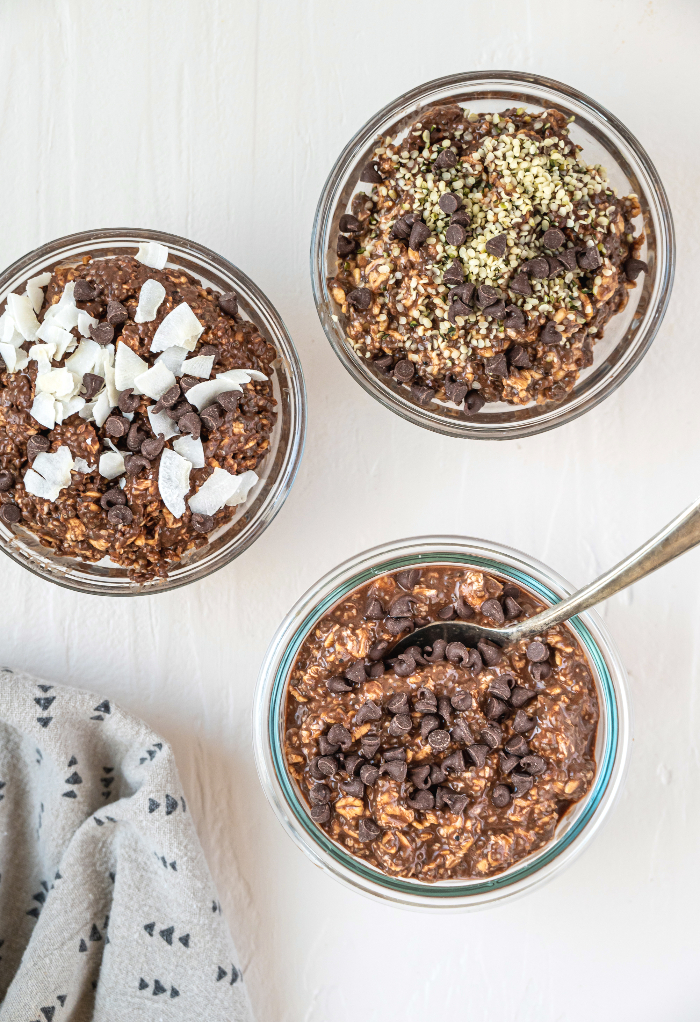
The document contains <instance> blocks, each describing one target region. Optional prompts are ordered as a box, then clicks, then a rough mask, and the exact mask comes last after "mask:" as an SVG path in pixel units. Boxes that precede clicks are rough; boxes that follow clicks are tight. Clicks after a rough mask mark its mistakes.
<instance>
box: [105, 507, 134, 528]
mask: <svg viewBox="0 0 700 1022" xmlns="http://www.w3.org/2000/svg"><path fill="white" fill-rule="evenodd" d="M107 520H108V521H109V522H111V523H112V525H131V523H132V521H133V520H134V515H133V512H132V511H131V510H130V509H129V508H128V507H123V506H117V507H112V508H110V509H109V511H108V512H107Z"/></svg>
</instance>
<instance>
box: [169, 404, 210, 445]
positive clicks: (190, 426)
mask: <svg viewBox="0 0 700 1022" xmlns="http://www.w3.org/2000/svg"><path fill="white" fill-rule="evenodd" d="M204 411H205V412H206V411H208V409H207V408H205V409H204ZM177 428H178V429H179V430H180V432H181V433H189V434H190V436H191V437H192V439H193V440H199V437H200V434H201V432H202V420H201V419H200V417H199V416H198V415H197V413H196V412H187V413H186V414H185V415H183V416H182V418H181V419H178V421H177ZM209 428H210V429H211V428H212V427H211V426H210V427H209Z"/></svg>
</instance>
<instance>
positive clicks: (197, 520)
mask: <svg viewBox="0 0 700 1022" xmlns="http://www.w3.org/2000/svg"><path fill="white" fill-rule="evenodd" d="M191 520H192V528H193V529H194V531H195V532H202V533H206V532H212V531H213V530H214V529H215V528H216V519H215V518H214V516H213V515H203V514H199V513H196V514H193V515H192V519H191Z"/></svg>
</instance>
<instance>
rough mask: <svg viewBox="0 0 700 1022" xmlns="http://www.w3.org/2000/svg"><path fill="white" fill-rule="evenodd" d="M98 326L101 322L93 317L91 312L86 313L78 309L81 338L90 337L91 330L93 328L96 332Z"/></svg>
mask: <svg viewBox="0 0 700 1022" xmlns="http://www.w3.org/2000/svg"><path fill="white" fill-rule="evenodd" d="M98 324H99V320H97V319H95V317H94V316H91V315H90V313H89V312H86V311H85V309H78V331H79V333H80V336H81V337H89V336H90V328H91V327H92V329H93V330H94V329H95V327H96V326H97V325H98Z"/></svg>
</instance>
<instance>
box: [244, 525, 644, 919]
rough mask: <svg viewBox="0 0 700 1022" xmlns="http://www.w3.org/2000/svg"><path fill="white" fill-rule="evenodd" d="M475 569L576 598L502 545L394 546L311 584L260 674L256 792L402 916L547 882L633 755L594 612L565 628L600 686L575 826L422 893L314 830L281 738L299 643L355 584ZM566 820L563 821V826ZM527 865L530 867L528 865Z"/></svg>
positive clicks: (553, 596)
mask: <svg viewBox="0 0 700 1022" xmlns="http://www.w3.org/2000/svg"><path fill="white" fill-rule="evenodd" d="M450 561H455V562H457V563H468V564H474V563H476V564H479V565H480V566H482V567H484V568H485V570H488V569H489V568H492V569H494V570H497V571H499V573H500V574H501V575H506V576H510V577H511V578H512V579H513V580H514V581H515V582H520V583H521V584H524V585H527V586H528V587H529V588H531V589H533V590H534V591H535V592H536V594H537V595H539V596H540V597H542V598H543V599H544V600H545V601H548V602H556V600H557V599H560V598H562V597H563V596H566V595H568V594H569V593H571V592H573V591H574V588H575V587H573V586H571V585H570V583H568V582H566V580H565V579H563V578H562V577H561V576H560V575H559V574H558V573H557V572H554V571H553V570H552V569H551V568H549V567H548V566H547V565H545V564H543V563H542V562H541V561H539V560H537V559H536V558H533V557H530V555H528V554H525V553H523V552H521V551H519V550H516V549H514V548H512V547H509V546H505V545H503V544H498V543H493V542H490V541H487V540H481V539H476V538H473V537H464V536H454V535H436V536H416V537H411V538H406V539H400V540H393V541H390V542H388V543H383V544H381V545H379V546H376V547H373V548H371V549H369V550H365V551H362V552H361V553H359V554H356V555H354V556H353V557H351V558H348V559H347V560H345V561H344V562H342V563H341V564H339V565H337V566H336V567H334V568H332V569H331V570H330V571H328V572H326V574H324V575H323V576H322V577H321V578H320V579H319V580H318V581H316V582H315V583H314V584H313V585H312V586H311V587H310V588H309V589H308V590H307V591H306V593H304V595H303V596H301V597H300V599H299V600H297V602H296V603H295V604H294V606H293V607H292V608H291V610H290V611H289V612H288V613H287V614H286V615H285V617H284V619H283V620H282V622H281V623H280V625H279V627H278V628H277V630H276V632H275V634H274V636H273V638H272V640H271V642H270V644H269V647H268V650H267V652H266V654H265V658H264V660H263V663H262V665H261V668H260V673H259V677H258V683H257V687H256V692H255V698H254V705H253V748H254V753H255V761H256V767H257V770H258V776H259V778H260V783H261V785H262V788H263V790H264V792H265V795H266V798H267V800H268V802H269V803H270V806H271V808H272V810H273V812H274V813H275V815H276V817H277V819H278V821H279V822H280V823H281V824H282V826H283V828H284V830H285V831H286V833H287V834H288V836H289V837H290V838H291V839H292V840H293V841H294V843H295V844H296V845H297V847H299V848H301V850H302V851H303V852H304V853H305V854H306V855H307V856H308V857H309V858H310V859H311V860H312V862H314V864H315V865H317V866H319V867H320V868H321V869H323V870H324V872H326V873H328V874H329V875H331V876H332V877H334V879H336V880H338V881H340V882H341V883H342V884H343V885H344V886H346V887H350V888H352V889H353V890H356V891H359V892H360V893H362V894H364V895H367V896H369V897H375V898H376V897H379V898H380V899H382V900H385V901H389V902H390V903H392V904H395V905H399V906H402V907H408V908H418V909H438V910H440V911H444V910H457V911H463V910H468V909H479V908H483V907H485V906H487V905H492V904H494V903H499V902H501V901H503V900H504V899H506V898H507V899H512V898H513V897H517V896H520V895H521V894H525V893H526V892H528V891H530V890H532V889H533V888H535V887H538V886H540V885H541V884H543V883H545V882H547V881H548V880H549V879H551V878H552V876H554V875H555V874H558V873H559V872H560V870H561V869H562V868H563V867H564V866H566V865H568V863H569V862H571V861H572V860H573V859H574V858H575V857H576V856H578V854H580V852H581V851H582V850H583V849H584V848H585V847H586V846H587V845H588V843H589V842H590V840H591V839H592V838H593V836H594V835H595V834H596V833H597V832H598V830H599V829H600V826H601V825H602V823H603V822H604V821H605V820H606V819H607V817H608V815H609V812H610V810H611V808H612V806H613V805H614V804H615V802H616V800H617V797H618V795H619V793H620V789H621V786H622V783H623V781H624V777H625V773H626V770H627V765H628V761H629V753H630V731H631V712H630V705H629V698H628V693H627V678H626V672H625V669H624V667H623V664H622V661H621V659H620V656H619V653H618V652H617V649H616V647H615V644H614V643H613V640H612V638H611V637H610V635H609V634H608V632H607V630H606V628H605V626H604V624H603V622H602V621H601V620H600V618H599V616H598V615H597V614H596V613H595V612H594V611H587V612H585V613H584V614H581V615H578V617H576V618H573V619H572V620H571V621H570V622H569V624H570V625H571V626H572V627H573V629H574V631H575V632H576V635H577V638H578V639H579V642H581V644H582V646H583V647H584V650H585V651H586V654H587V659H588V660H589V663H590V664H591V666H592V668H593V670H594V673H595V680H596V689H597V692H598V698H599V702H601V696H602V697H603V701H602V704H601V714H600V720H599V728H600V727H603V726H605V729H606V730H605V735H604V738H605V746H604V763H601V762H598V761H597V762H596V776H595V780H594V783H593V786H592V788H591V791H590V792H589V793H588V795H587V796H586V799H585V800H584V801H583V808H582V809H581V811H580V812H579V814H578V816H577V817H576V820H575V821H573V822H571V823H570V822H567V823H566V825H565V828H564V831H563V833H561V834H560V835H559V836H555V838H554V839H553V840H551V841H550V842H548V844H546V845H545V846H544V847H543V848H542V849H540V850H539V852H537V853H535V854H534V855H533V856H532V857H531V858H530V859H529V860H521V862H523V863H525V864H524V865H522V866H521V865H519V864H516V865H515V866H514V867H511V869H509V870H506V871H505V872H504V873H502V874H498V875H496V876H495V877H492V878H490V879H488V880H485V881H476V882H472V881H469V882H461V883H460V882H452V881H444V882H439V883H437V884H421V883H420V881H406V880H401V879H397V878H392V877H388V876H387V875H386V874H383V873H382V872H381V871H379V870H377V869H375V868H373V867H371V866H368V865H367V864H365V863H363V862H362V860H359V859H357V858H355V857H354V856H352V855H350V854H349V853H347V852H345V851H344V850H343V849H342V846H340V845H339V844H336V842H334V841H332V839H330V838H329V837H328V836H327V835H325V832H323V831H322V830H320V828H318V827H317V826H316V825H315V824H314V823H313V821H311V819H310V817H309V815H308V807H307V806H306V805H305V803H303V801H302V800H301V799H300V798H299V797H297V795H296V791H295V785H294V782H293V781H292V780H291V779H290V778H289V776H288V774H287V771H286V766H285V760H284V750H283V747H282V740H281V738H280V735H279V732H280V728H281V721H282V716H281V714H282V713H283V712H284V697H285V693H286V688H287V678H288V675H289V671H290V669H291V667H292V665H293V662H294V659H295V657H296V653H297V651H298V649H299V647H300V645H301V643H302V642H303V639H304V637H305V635H306V634H308V631H309V629H310V628H311V627H313V625H314V623H315V622H316V621H317V620H318V618H319V617H321V616H322V614H324V613H326V612H327V610H328V609H329V608H330V607H331V606H333V605H334V604H335V603H337V601H338V599H342V598H343V596H344V595H346V593H347V592H348V591H350V590H351V589H354V588H356V587H357V586H358V585H361V584H364V583H365V582H366V581H369V580H370V579H371V578H373V577H376V576H377V575H379V574H383V573H384V572H386V571H394V570H398V569H400V568H405V567H408V566H410V565H413V564H416V565H417V564H421V563H423V564H430V563H446V562H450ZM565 819H566V818H565ZM528 863H529V864H528Z"/></svg>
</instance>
